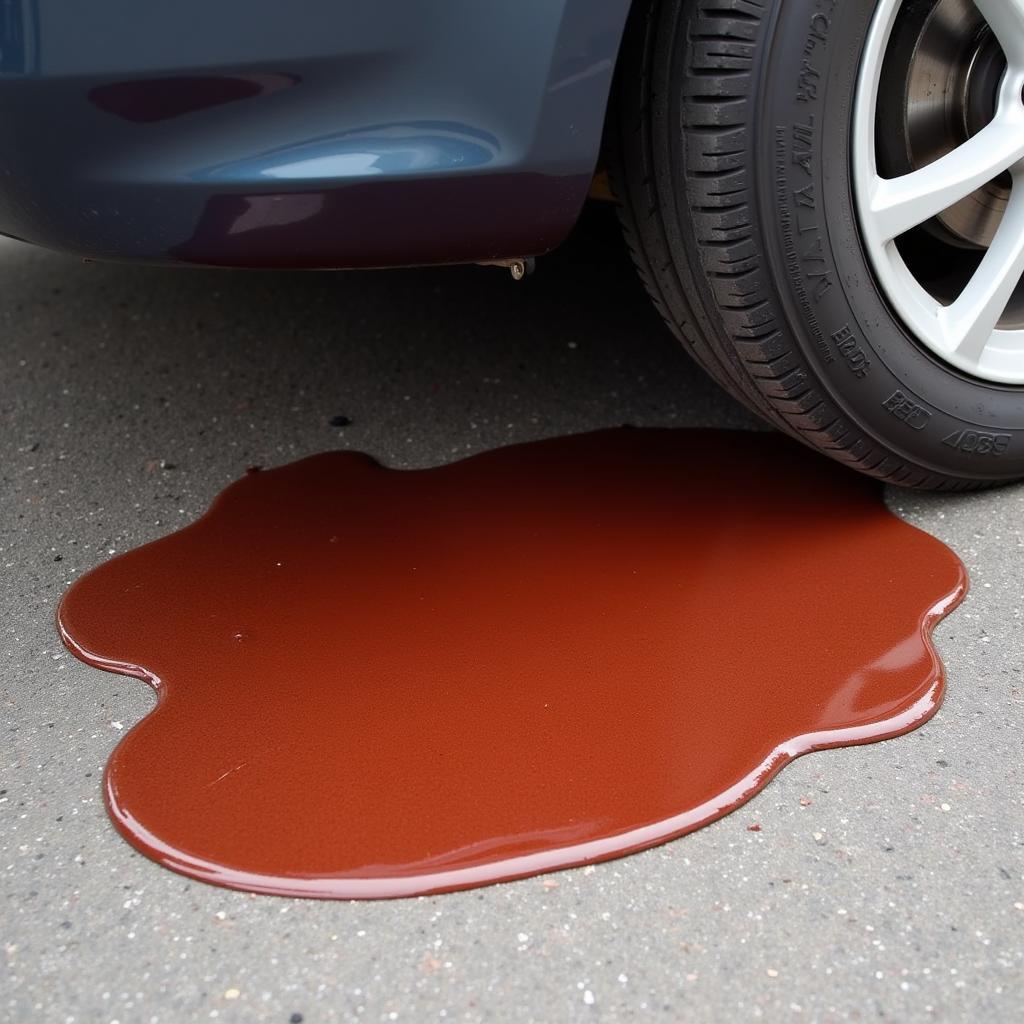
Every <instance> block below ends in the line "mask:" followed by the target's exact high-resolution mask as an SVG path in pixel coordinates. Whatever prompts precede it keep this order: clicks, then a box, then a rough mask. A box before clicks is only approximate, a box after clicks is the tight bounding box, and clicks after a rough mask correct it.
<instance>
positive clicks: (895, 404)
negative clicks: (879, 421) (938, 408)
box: [882, 391, 932, 430]
mask: <svg viewBox="0 0 1024 1024" xmlns="http://www.w3.org/2000/svg"><path fill="white" fill-rule="evenodd" d="M882 408H883V409H887V410H888V411H889V412H890V413H892V415H893V416H895V417H896V419H898V420H900V421H901V422H903V423H906V425H907V426H908V427H910V429H911V430H924V428H925V427H927V426H928V421H929V420H930V419H931V418H932V414H931V412H930V411H929V410H928V409H926V408H925V407H924V406H923V405H919V404H918V403H917V402H915V401H914V400H913V399H912V398H911V397H910V396H909V395H905V394H904V393H903V392H902V391H894V392H893V393H892V394H891V395H890V396H889V397H888V398H887V399H886V400H885V401H884V402H883V403H882Z"/></svg>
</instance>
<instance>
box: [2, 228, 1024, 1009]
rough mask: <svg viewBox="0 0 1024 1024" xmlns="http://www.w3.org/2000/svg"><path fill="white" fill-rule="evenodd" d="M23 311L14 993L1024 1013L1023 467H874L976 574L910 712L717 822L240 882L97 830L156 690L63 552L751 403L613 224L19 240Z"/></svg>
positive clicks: (13, 678)
mask: <svg viewBox="0 0 1024 1024" xmlns="http://www.w3.org/2000/svg"><path fill="white" fill-rule="evenodd" d="M0 332H2V333H0V567H2V575H0V580H2V586H0V697H2V708H3V712H2V719H0V722H2V725H3V729H4V732H3V740H2V741H0V943H2V945H3V958H4V965H3V966H0V1020H3V1021H10V1022H19V1024H20V1022H23V1021H24V1022H40V1021H43V1022H58V1024H79V1022H102V1024H114V1022H116V1024H135V1022H140V1024H143V1022H152V1024H157V1022H160V1024H163V1022H167V1024H180V1022H193V1021H208V1020H217V1021H223V1022H225V1024H229V1022H236V1021H237V1022H263V1021H269V1022H277V1024H288V1022H289V1021H290V1022H293V1024H298V1022H299V1021H300V1019H301V1020H302V1021H304V1022H308V1024H320V1022H328V1021H396V1020H397V1021H411V1022H417V1024H419V1022H428V1021H445V1020H449V1021H515V1022H530V1021H536V1022H545V1024H547V1022H556V1024H557V1022H563V1021H568V1022H575V1021H584V1022H585V1021H595V1022H596V1021H619V1020H625V1021H629V1020H638V1021H639V1020H649V1019H658V1020H666V1021H677V1020H686V1021H716V1022H717V1021H743V1020H761V1019H763V1020H769V1021H876V1020H889V1021H900V1022H912V1021H971V1022H980V1021H985V1022H1001V1021H1014V1022H1016V1021H1018V1020H1020V1014H1021V1005H1022V1003H1024V794H1022V771H1021V752H1022V738H1024V679H1022V668H1024V642H1022V628H1021V627H1022V605H1024V597H1022V590H1024V488H1021V487H1015V488H1004V489H1001V490H998V491H992V492H987V493H981V494H975V495H968V496H955V497H951V496H936V495H926V494H917V493H911V492H905V491H898V490H891V491H889V492H888V500H889V502H890V504H891V506H892V507H893V509H894V510H895V511H896V512H898V514H900V515H902V516H904V517H905V518H907V519H908V520H909V521H911V522H913V523H915V524H916V525H918V526H921V527H922V528H924V529H926V530H928V531H930V532H931V533H933V534H934V535H936V536H937V537H939V538H941V539H942V540H944V541H945V542H946V543H948V544H949V545H950V546H951V547H952V548H954V550H956V551H957V552H958V553H959V554H960V556H961V557H962V558H963V560H964V562H965V563H966V565H967V567H968V570H969V572H970V574H971V579H972V591H971V594H970V595H969V597H968V599H967V601H966V602H965V603H964V605H963V606H962V607H961V609H960V610H958V611H957V612H955V613H954V614H953V615H952V616H950V618H948V619H947V620H945V621H944V622H943V623H941V624H940V625H939V627H938V629H937V631H936V643H937V646H938V649H939V652H940V654H941V655H942V657H943V659H944V661H945V663H946V666H947V670H948V694H947V697H946V701H945V704H944V706H943V707H942V709H941V710H940V711H939V713H938V715H937V716H936V718H935V719H933V720H932V721H931V722H930V723H928V724H927V725H926V726H925V727H923V728H922V729H920V730H918V731H917V732H914V733H912V734H910V735H908V736H906V737H903V738H901V739H898V740H893V741H889V742H885V743H880V744H875V745H871V746H864V747H857V748H852V749H845V750H834V751H828V752H821V753H817V754H813V755H810V756H808V757H805V758H803V759H801V760H800V761H798V762H796V763H795V764H793V765H791V766H789V767H788V768H786V769H785V770H784V771H783V773H782V774H781V775H780V776H779V777H778V778H777V779H776V780H775V781H773V782H772V783H771V784H770V785H769V786H768V788H767V789H766V790H765V791H764V792H763V793H762V794H761V795H759V796H758V797H756V798H755V799H754V800H753V801H751V802H750V803H749V804H747V805H745V806H744V807H742V808H740V810H739V811H737V812H736V813H735V814H732V815H730V816H728V817H726V818H724V819H723V820H721V821H719V822H717V823H716V824H714V825H712V826H710V827H708V828H706V829H703V830H702V831H700V832H697V833H695V834H693V835H690V836H688V837H685V838H683V839H680V840H678V841H676V842H674V843H671V844H669V845H667V846H664V847H661V848H658V849H655V850H651V851H648V852H646V853H643V854H640V855H637V856H632V857H628V858H625V859H622V860H618V861H613V862H609V863H606V864H601V865H597V866H594V867H588V868H584V869H576V870H570V871H565V872H561V873H559V874H556V875H551V876H544V877H541V878H533V879H527V880H525V881H521V882H515V883H510V884H505V885H497V886H492V887H489V888H486V889H481V890H476V891H469V892H463V893H456V894H452V895H446V896H438V897H430V898H421V899H413V900H399V901H391V902H378V903H348V902H343V903H339V902H313V901H301V900H288V899H281V898H276V897H266V896H250V895H247V894H244V893H239V892H230V891H227V890H222V889H218V888H214V887H212V886H208V885H204V884H202V883H199V882H193V881H191V880H189V879H186V878H184V877H182V876H179V875H176V874H174V873H172V872H170V871H167V870H165V869H163V868H161V867H158V866H157V865H155V864H153V863H151V862H150V861H149V860H147V859H146V858H144V857H143V856H141V855H139V854H137V853H135V852H134V851H133V850H132V849H131V848H130V847H129V846H128V845H127V844H126V843H125V842H124V841H123V840H121V839H120V838H119V837H118V835H117V834H116V833H115V831H114V829H113V827H112V826H111V825H110V823H109V822H108V820H107V817H106V814H105V812H104V809H103V804H102V799H101V794H100V779H101V773H102V771H103V766H104V763H105V762H106V759H107V757H108V755H109V753H110V751H111V750H112V749H113V747H114V745H115V744H116V743H117V741H118V739H119V738H120V737H121V736H122V735H123V734H124V731H125V730H126V729H128V728H130V727H131V726H132V724H133V723H135V722H137V721H138V720H139V719H140V718H142V717H143V716H144V715H145V714H146V713H147V711H148V710H149V709H150V708H151V707H152V705H153V697H152V695H151V694H150V692H149V691H148V690H147V688H146V687H145V686H144V685H143V684H142V683H140V682H137V681H135V680H131V679H127V678H125V677H119V676H115V675H111V674H107V673H103V672H99V671H96V670H93V669H89V668H87V667H86V666H84V665H82V664H80V663H79V662H77V661H76V660H75V659H74V658H72V657H71V656H70V655H69V654H67V653H65V652H64V650H63V648H62V647H61V644H60V642H59V640H58V637H57V634H56V631H55V628H54V609H55V606H56V603H57V601H58V599H59V597H60V595H61V593H62V592H63V590H64V589H65V588H66V587H67V585H68V584H69V583H70V582H71V581H72V580H73V579H75V578H77V577H78V576H80V575H81V574H82V573H84V572H86V571H88V570H89V569H90V568H91V567H92V566H94V565H96V564H97V563H99V562H101V561H102V560H104V559H105V558H107V557H109V555H111V554H113V553H115V552H121V551H124V550H126V549H128V548H131V547H133V546H136V545H138V544H141V543H143V542H145V541H148V540H151V539H153V538H155V537H159V536H161V535H163V534H165V533H167V532H168V531H171V530H174V529H176V528H178V527H180V526H182V525H183V524H185V523H188V522H190V521H191V520H193V519H194V518H195V517H197V516H198V515H200V514H201V513H202V512H203V510H204V509H205V508H206V506H207V505H208V503H209V502H210V500H211V499H212V498H213V497H214V495H215V494H216V493H217V492H218V491H219V490H220V489H221V488H223V487H224V486H225V485H226V484H228V483H230V482H231V481H232V480H234V479H236V478H237V477H238V476H240V475H241V474H242V473H243V472H244V470H245V468H246V467H247V466H249V465H252V464H261V465H265V466H271V465H276V464H280V463H283V462H287V461H291V460H293V459H296V458H299V457H301V456H304V455H307V454H311V453H313V452H318V451H322V450H324V449H330V448H338V447H343V448H355V449H360V450H363V451H366V452H369V453H370V454H371V455H373V456H375V457H377V458H378V459H380V460H381V461H382V462H384V463H385V464H387V465H390V466H395V467H422V466H430V465H436V464H438V463H443V462H446V461H449V460H452V459H455V458H458V457H460V456H463V455H466V454H469V453H472V452H476V451H480V450H481V449H485V448H491V447H495V446H498V445H502V444H507V443H510V442H515V441H524V440H530V439H535V438H540V437H546V436H552V435H558V434H563V433H568V432H578V431H582V430H588V429H593V428H598V427H606V426H614V425H618V424H622V423H632V424H635V425H638V426H647V425H650V426H676V427H683V426H702V427H706V426H720V427H733V428H736V427H738V428H751V429H756V428H757V427H758V424H757V422H756V421H755V420H754V419H753V418H752V417H751V416H750V415H749V414H748V413H746V412H745V411H744V410H742V409H741V408H739V407H738V406H737V405H736V404H735V403H733V402H732V401H731V400H730V399H729V398H727V397H726V396H725V395H723V394H722V393H721V392H719V391H718V390H717V389H716V387H715V386H714V385H713V384H712V383H711V382H710V381H708V380H707V379H706V378H705V377H704V376H703V375H702V374H701V372H700V371H699V370H698V369H697V368H696V367H695V366H694V365H692V364H691V363H690V362H689V360H688V359H687V357H686V355H685V353H684V352H683V351H682V350H681V349H680V347H679V346H678V345H677V343H676V342H675V341H674V340H673V339H672V338H671V337H670V335H669V334H668V332H667V331H666V330H665V329H663V328H662V326H661V324H660V322H659V320H658V318H657V316H656V315H655V313H654V312H653V310H652V309H651V308H650V307H649V304H648V301H647V299H646V296H645V295H644V294H643V292H642V289H641V288H640V286H639V285H638V283H637V282H636V280H635V278H634V276H633V274H632V271H631V268H630V267H629V265H628V263H627V262H626V260H625V257H624V254H623V251H622V248H621V247H620V245H619V244H618V241H617V239H616V238H615V236H614V233H613V231H612V229H611V225H609V224H608V223H606V219H605V218H604V217H603V216H601V215H595V217H594V218H593V219H592V222H591V224H590V226H589V227H588V228H587V229H586V230H585V231H584V232H582V233H580V235H579V236H578V237H577V238H576V239H575V240H574V241H573V242H571V243H570V244H569V245H568V246H567V247H566V248H564V249H563V250H561V251H560V252H559V253H557V254H555V255H554V256H552V257H549V258H545V259H542V260H540V261H539V266H538V269H537V272H536V274H535V275H533V276H532V277H531V278H529V279H527V280H526V281H524V282H521V283H518V284H517V283H515V282H513V281H512V280H511V278H510V276H509V275H508V274H507V273H506V272H504V271H502V270H498V269H494V268H475V267H468V268H437V269H428V270H410V271H390V272H374V273H367V272H361V273H351V274H295V273H291V274H290V273H253V274H244V273H229V272H223V271H200V270H168V269H162V268H151V267H133V266H119V265H112V264H84V263H82V262H80V261H77V260H75V259H72V258H69V257H66V256H59V255H54V254H51V253H46V252H42V251H39V250H34V249H31V248H28V247H26V246H23V245H21V244H18V243H15V242H3V243H0ZM332 421H333V423H332ZM346 421H350V422H346ZM338 424H344V425H338ZM697 497H699V496H697ZM835 625H836V629H837V630H841V629H842V627H843V613H842V609H841V608H837V609H836V623H835ZM168 770H173V766H168ZM752 824H757V825H759V826H760V831H750V830H749V829H748V826H750V825H752Z"/></svg>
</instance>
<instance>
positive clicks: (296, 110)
mask: <svg viewBox="0 0 1024 1024" xmlns="http://www.w3.org/2000/svg"><path fill="white" fill-rule="evenodd" d="M19 3H20V4H21V6H20V7H19V6H18V5H19ZM628 6H629V0H520V2H519V3H518V4H515V5H512V4H498V3H493V4H492V3H481V2H480V0H445V2H444V3H436V2H434V0H382V2H380V3H372V4H371V3H364V2H361V0H305V2H303V3H298V4H282V3H280V2H279V0H216V2H210V0H178V2H177V3H176V4H148V3H139V2H138V0H92V2H91V3H89V4H68V3H66V2H65V0H14V3H13V5H9V6H8V9H7V18H6V22H5V23H4V25H3V29H2V31H3V34H4V37H5V38H4V39H3V40H0V42H2V43H3V46H2V48H0V52H2V54H3V56H2V58H0V233H4V234H8V235H12V236H14V237H17V238H22V239H24V240H27V241H30V242H35V243H38V244H41V245H46V246H50V247H52V248H56V249H61V250H65V251H70V252H73V253H78V254H81V255H83V256H90V257H94V258H101V259H135V260H145V261H152V262H182V263H196V264H206V265H218V266H239V267H264V266H265V267H269V266H275V267H277V266H294V267H356V266H386V265H396V264H412V263H429V262H444V261H452V262H455V261H465V260H477V259H495V258H502V257H508V256H523V255H530V254H536V253H540V252H543V251H546V250H547V249H550V248H551V247H553V246H554V245H557V244H558V242H559V241H561V239H562V238H563V237H564V235H565V234H566V233H567V232H568V230H569V228H570V227H571V226H572V224H573V223H574V221H575V219H576V217H577V215H578V213H579V209H580V206H581V205H582V202H583V200H584V198H585V196H586V191H587V187H588V184H589V180H590V177H591V174H592V172H593V168H594V165H595V162H596V158H597V151H598V146H599V144H600V138H601V128H602V123H603V118H604V110H605V104H606V101H607V95H608V91H609V87H610V83H611V77H612V73H613V70H614V63H615V57H616V54H617V51H618V45H619V40H620V37H621V31H622V26H623V23H624V21H625V16H626V13H627V10H628Z"/></svg>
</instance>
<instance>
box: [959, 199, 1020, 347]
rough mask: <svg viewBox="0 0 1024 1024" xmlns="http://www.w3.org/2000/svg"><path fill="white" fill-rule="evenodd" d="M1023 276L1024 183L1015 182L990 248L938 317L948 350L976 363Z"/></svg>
mask: <svg viewBox="0 0 1024 1024" xmlns="http://www.w3.org/2000/svg"><path fill="white" fill-rule="evenodd" d="M1022 276H1024V182H1021V181H1019V180H1015V182H1014V189H1013V192H1012V193H1011V196H1010V203H1009V206H1007V208H1006V213H1005V214H1004V215H1003V220H1002V223H1001V224H1000V225H999V230H998V231H997V232H996V236H995V238H994V239H993V240H992V245H991V246H990V247H989V250H988V252H987V253H985V257H984V259H982V261H981V263H980V264H979V265H978V269H977V270H976V271H975V273H974V276H973V277H972V278H971V280H970V282H969V283H968V285H967V287H966V288H965V289H964V290H963V292H962V293H961V294H960V297H959V298H958V299H957V300H956V302H954V303H953V304H952V305H951V306H947V307H946V308H945V309H943V310H942V311H941V313H940V315H939V319H940V323H941V325H942V333H943V334H944V341H945V343H946V345H947V346H948V347H949V350H950V351H953V352H956V353H957V355H958V356H960V357H961V358H962V359H964V360H967V361H969V362H970V363H972V364H975V365H976V364H977V363H978V362H979V361H980V359H981V356H982V353H983V352H984V351H985V348H986V346H987V345H988V343H989V341H990V340H991V338H992V332H993V331H994V330H995V329H996V325H997V324H998V323H999V319H1000V317H1001V316H1002V315H1003V313H1004V312H1005V311H1006V306H1007V304H1008V303H1009V301H1010V297H1011V296H1012V295H1013V292H1014V290H1015V289H1016V287H1017V285H1018V284H1019V283H1020V280H1021V277H1022Z"/></svg>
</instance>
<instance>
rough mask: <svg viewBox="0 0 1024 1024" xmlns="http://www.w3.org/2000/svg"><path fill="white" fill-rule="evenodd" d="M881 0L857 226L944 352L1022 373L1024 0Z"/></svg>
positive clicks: (861, 102) (972, 369)
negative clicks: (925, 3) (913, 1)
mask: <svg viewBox="0 0 1024 1024" xmlns="http://www.w3.org/2000/svg"><path fill="white" fill-rule="evenodd" d="M921 6H922V5H907V4H904V3H903V2H902V0H880V2H879V4H878V10H877V12H876V14H875V17H874V21H873V23H872V26H871V29H870V32H869V34H868V38H867V43H866V46H865V48H864V54H863V61H862V65H861V69H860V75H859V83H858V88H857V95H856V106H855V112H854V119H853V134H852V140H851V154H852V164H853V167H852V170H853V186H854V195H855V200H856V206H857V214H858V218H859V221H860V228H861V233H862V236H863V240H864V244H865V247H866V249H867V253H868V256H869V259H870V262H871V266H872V268H873V270H874V272H875V274H876V276H877V279H878V282H879V284H880V286H881V289H882V291H883V293H884V294H885V296H886V298H887V300H888V302H889V304H890V306H891V308H892V310H893V312H894V313H895V314H896V316H897V317H898V318H899V319H900V320H901V321H902V322H903V323H904V325H905V326H906V327H907V328H908V329H909V330H910V331H911V332H912V334H913V335H914V336H915V337H916V339H917V340H918V342H919V343H920V344H921V345H923V346H924V347H926V348H927V349H928V350H930V351H931V352H932V353H933V354H934V355H935V356H937V357H938V358H939V359H941V360H943V361H945V362H947V363H949V364H951V365H953V366H955V367H956V368H957V369H959V370H960V371H962V372H964V373H966V374H969V375H971V376H973V377H976V378H980V379H981V380H985V381H990V382H993V383H999V384H1024V287H1021V279H1022V277H1024V0H936V2H935V3H934V4H933V5H932V6H931V7H930V8H928V7H925V8H924V13H923V14H921V13H911V14H908V13H907V12H908V10H909V9H912V8H920V7H921Z"/></svg>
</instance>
